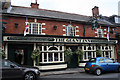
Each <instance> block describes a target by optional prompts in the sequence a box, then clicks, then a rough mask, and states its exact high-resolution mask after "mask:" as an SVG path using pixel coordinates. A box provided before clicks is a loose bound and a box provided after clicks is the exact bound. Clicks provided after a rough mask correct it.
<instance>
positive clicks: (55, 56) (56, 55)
mask: <svg viewBox="0 0 120 80" xmlns="http://www.w3.org/2000/svg"><path fill="white" fill-rule="evenodd" d="M54 60H55V61H58V53H54Z"/></svg>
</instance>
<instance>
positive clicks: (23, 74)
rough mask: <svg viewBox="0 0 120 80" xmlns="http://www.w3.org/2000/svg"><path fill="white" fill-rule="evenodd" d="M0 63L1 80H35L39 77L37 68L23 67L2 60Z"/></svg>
mask: <svg viewBox="0 0 120 80" xmlns="http://www.w3.org/2000/svg"><path fill="white" fill-rule="evenodd" d="M1 62H2V66H1V69H2V80H6V79H22V80H37V79H38V78H39V76H40V70H39V69H38V68H37V67H25V66H22V65H20V64H17V63H15V62H12V61H10V60H7V59H2V60H1Z"/></svg>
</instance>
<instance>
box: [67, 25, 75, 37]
mask: <svg viewBox="0 0 120 80" xmlns="http://www.w3.org/2000/svg"><path fill="white" fill-rule="evenodd" d="M69 28H72V29H74V31H73V30H72V32H69ZM65 31H66V32H65V33H66V36H76V27H73V26H72V25H71V24H69V25H68V26H66V27H65ZM70 33H73V34H72V35H70Z"/></svg>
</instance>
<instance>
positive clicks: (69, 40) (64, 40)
mask: <svg viewBox="0 0 120 80" xmlns="http://www.w3.org/2000/svg"><path fill="white" fill-rule="evenodd" d="M3 40H4V41H21V42H58V43H59V42H61V43H114V44H116V43H117V40H110V41H109V42H108V40H98V39H79V38H53V37H23V36H4V37H3Z"/></svg>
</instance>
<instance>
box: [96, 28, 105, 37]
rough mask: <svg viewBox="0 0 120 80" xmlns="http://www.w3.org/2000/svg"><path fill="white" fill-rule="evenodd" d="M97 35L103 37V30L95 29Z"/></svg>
mask: <svg viewBox="0 0 120 80" xmlns="http://www.w3.org/2000/svg"><path fill="white" fill-rule="evenodd" d="M97 36H98V37H104V36H103V30H102V29H97Z"/></svg>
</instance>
